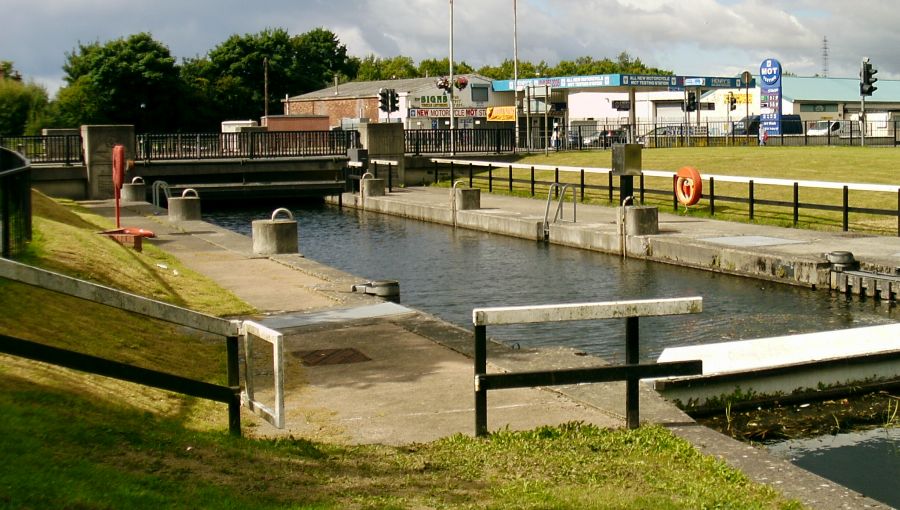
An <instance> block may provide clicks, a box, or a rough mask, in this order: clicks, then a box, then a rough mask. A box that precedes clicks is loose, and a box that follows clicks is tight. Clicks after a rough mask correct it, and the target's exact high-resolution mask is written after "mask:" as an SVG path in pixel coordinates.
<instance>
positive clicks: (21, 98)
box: [0, 61, 47, 136]
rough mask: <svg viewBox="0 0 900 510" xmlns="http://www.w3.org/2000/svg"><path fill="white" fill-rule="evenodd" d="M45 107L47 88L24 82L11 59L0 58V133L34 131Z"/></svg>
mask: <svg viewBox="0 0 900 510" xmlns="http://www.w3.org/2000/svg"><path fill="white" fill-rule="evenodd" d="M46 107H47V91H46V89H44V88H43V87H41V86H40V85H37V84H36V83H33V82H28V83H25V82H23V81H22V75H21V74H20V73H19V72H18V71H16V69H15V67H13V63H12V62H9V61H0V136H20V135H23V134H35V130H38V131H39V130H40V127H39V126H37V123H36V120H37V119H39V118H40V116H41V115H42V113H43V111H44V110H45V109H46Z"/></svg>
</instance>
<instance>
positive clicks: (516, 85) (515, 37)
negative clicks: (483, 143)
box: [513, 0, 519, 152]
mask: <svg viewBox="0 0 900 510" xmlns="http://www.w3.org/2000/svg"><path fill="white" fill-rule="evenodd" d="M517 4H518V0H513V97H515V101H514V102H513V104H514V105H515V106H514V107H513V108H514V112H513V114H514V115H515V116H516V133H515V146H513V152H517V151H518V150H519V28H518V26H519V22H518V13H517V11H518V5H517Z"/></svg>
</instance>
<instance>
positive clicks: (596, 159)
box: [478, 147, 900, 235]
mask: <svg viewBox="0 0 900 510" xmlns="http://www.w3.org/2000/svg"><path fill="white" fill-rule="evenodd" d="M486 159H489V158H486ZM516 162H517V163H521V164H529V165H531V164H534V165H559V166H573V167H577V168H580V167H603V168H609V167H611V164H612V151H609V150H604V151H570V152H551V153H550V154H549V155H545V154H543V153H539V154H533V155H524V156H522V157H521V158H520V159H518V160H517V161H516ZM642 163H643V168H644V169H645V170H668V171H676V170H678V169H679V168H681V167H682V166H686V165H690V166H693V167H695V168H697V169H698V170H699V171H700V173H701V175H703V174H718V175H734V176H743V177H756V178H759V177H769V178H778V179H789V180H811V181H832V182H848V183H873V184H889V185H897V188H898V189H900V178H898V174H897V171H898V169H900V151H897V150H893V149H888V148H884V149H881V148H871V147H869V148H866V147H697V148H691V147H688V148H673V149H646V150H644V151H643V152H642ZM483 174H484V172H482V175H483ZM495 178H497V179H498V180H497V182H496V183H495V185H494V190H495V192H499V193H508V192H509V191H508V187H507V185H506V184H505V182H504V181H503V179H506V178H507V173H506V171H504V170H499V171H495ZM554 178H555V176H554V172H553V171H540V170H538V171H536V172H535V179H536V180H539V181H544V182H553V181H554ZM514 179H515V180H519V181H522V182H517V183H515V184H514V190H513V194H516V195H520V196H527V195H529V194H530V185H529V184H528V183H527V181H528V180H529V179H530V172H529V171H528V170H516V171H514ZM560 181H561V182H566V183H571V184H575V185H576V187H577V185H579V184H580V176H579V175H578V174H573V173H566V172H561V174H560ZM585 184H587V185H599V186H607V185H608V180H607V177H606V175H592V174H586V176H585ZM478 185H479V186H480V187H482V188H487V183H485V182H483V181H481V182H478ZM615 185H618V183H617V182H616V183H615ZM637 187H638V183H637V182H635V192H636V193H637ZM645 187H646V188H648V189H654V190H659V191H664V192H665V193H664V194H660V195H657V194H647V195H645V203H647V204H649V205H656V206H659V207H660V211H662V212H674V210H673V204H672V192H671V190H672V182H671V180H670V179H663V178H653V177H646V178H645ZM715 191H716V196H717V197H726V196H727V197H735V198H743V199H747V197H748V196H749V190H748V186H747V185H744V184H734V183H725V182H717V183H716V187H715ZM704 192H705V193H706V194H708V192H709V190H708V189H706V190H705V191H704ZM535 194H536V196H537V197H538V198H542V199H545V198H546V196H547V186H546V185H543V186H541V185H539V186H537V187H536V189H535ZM587 198H588V200H587V201H588V202H593V203H598V204H609V205H613V204H614V203H615V202H611V201H610V200H609V197H608V195H607V193H605V192H604V191H597V190H591V191H590V193H588V194H587ZM842 198H843V197H842V194H841V191H840V190H830V189H817V188H810V189H807V188H803V189H801V190H800V196H799V200H800V202H801V204H804V203H805V204H822V205H832V206H840V205H841V203H842ZM614 199H615V200H617V199H618V194H617V193H616V194H615V198H614ZM754 199H755V200H757V201H765V200H770V201H782V202H791V201H792V199H793V189H792V188H790V187H782V186H771V185H761V184H758V183H757V184H756V185H755V186H754ZM849 200H850V206H851V207H867V208H881V209H893V210H896V209H897V204H898V194H897V193H896V192H895V193H873V192H852V193H851V194H850V197H849ZM678 212H679V213H680V214H685V215H696V216H702V217H709V216H711V214H710V212H711V211H710V206H709V201H708V200H707V199H705V198H704V199H703V200H701V201H700V203H699V204H697V205H695V206H693V207H690V208H687V209H685V208H684V207H680V208H679V210H678ZM799 212H800V214H799V218H798V222H797V226H798V227H801V228H809V229H817V230H832V231H834V230H841V229H842V215H841V212H840V211H822V210H814V209H808V208H803V207H801V208H800V211H799ZM714 217H715V218H716V219H721V220H727V221H740V222H748V221H751V220H750V218H749V206H748V205H747V204H746V203H739V202H726V201H724V200H722V199H721V198H719V199H717V201H716V205H715V215H714ZM793 220H794V218H793V209H792V207H780V206H772V205H766V204H757V205H756V206H755V208H754V218H753V221H754V222H758V223H764V224H769V225H777V226H794V221H793ZM849 229H850V230H851V231H858V232H869V233H876V234H882V235H897V218H896V217H890V216H880V215H871V214H863V213H851V214H850V217H849Z"/></svg>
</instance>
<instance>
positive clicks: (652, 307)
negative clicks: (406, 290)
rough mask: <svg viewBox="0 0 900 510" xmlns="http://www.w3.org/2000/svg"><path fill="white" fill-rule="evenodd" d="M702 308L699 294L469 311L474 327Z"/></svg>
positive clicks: (649, 314)
mask: <svg viewBox="0 0 900 510" xmlns="http://www.w3.org/2000/svg"><path fill="white" fill-rule="evenodd" d="M702 311H703V298H702V297H687V298H672V299H644V300H634V301H609V302H601V303H571V304H558V305H539V306H511V307H493V308H476V309H474V310H472V322H473V323H474V324H475V325H476V326H488V325H499V324H528V323H536V322H561V321H580V320H594V319H616V318H627V317H653V316H661V315H680V314H686V313H700V312H702Z"/></svg>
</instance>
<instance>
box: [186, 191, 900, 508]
mask: <svg viewBox="0 0 900 510" xmlns="http://www.w3.org/2000/svg"><path fill="white" fill-rule="evenodd" d="M292 211H293V213H294V216H295V218H296V219H297V221H298V225H299V238H300V252H301V253H302V254H303V255H304V256H305V257H307V258H310V259H312V260H315V261H318V262H320V263H323V264H326V265H328V266H331V267H334V268H337V269H340V270H343V271H345V272H348V273H351V274H354V275H357V276H359V277H360V278H361V281H363V280H382V279H388V280H397V281H399V282H400V292H401V302H402V303H403V304H405V305H407V306H410V307H412V308H415V309H419V310H422V311H425V312H428V313H430V314H432V315H435V316H437V317H440V318H441V319H443V320H446V321H448V322H451V323H454V324H457V325H459V326H462V327H464V328H471V327H472V309H473V308H478V307H487V306H512V305H535V304H551V303H576V302H595V301H615V300H630V299H651V298H671V297H688V296H701V297H703V313H701V314H696V315H686V316H676V317H661V318H645V319H642V320H641V323H640V328H641V331H640V339H641V359H642V360H644V361H647V360H653V359H656V357H657V356H658V355H659V354H660V353H661V352H662V350H663V349H664V348H666V347H669V346H678V345H690V344H702V343H712V342H722V341H728V340H740V339H750V338H760V337H769V336H777V335H785V334H792V333H808V332H815V331H825V330H833V329H845V328H852V327H862V326H871V325H877V324H886V323H891V322H896V321H897V320H898V317H900V315H898V311H897V308H896V307H895V306H894V305H892V304H887V303H883V302H878V301H875V300H860V299H858V298H850V297H847V296H843V295H839V294H833V293H831V292H828V291H821V290H820V291H812V290H809V289H805V288H800V287H792V286H788V285H782V284H776V283H770V282H765V281H762V280H755V279H750V278H742V277H737V276H730V275H723V274H717V273H712V272H708V271H701V270H696V269H690V268H683V267H678V266H670V265H666V264H660V263H655V262H647V261H642V260H637V259H628V260H623V259H622V258H621V257H618V256H613V255H607V254H602V253H596V252H590V251H585V250H578V249H574V248H568V247H563V246H556V245H548V244H544V243H538V242H534V241H526V240H522V239H516V238H511V237H506V236H500V235H494V234H489V233H484V232H476V231H471V230H464V229H452V228H450V227H446V226H442V225H435V224H430V223H424V222H418V221H412V220H405V219H402V218H397V217H393V216H386V215H379V214H372V213H369V214H366V213H362V212H360V211H357V210H355V209H338V208H336V207H333V206H327V205H318V206H311V205H310V206H302V207H292ZM271 213H272V208H271V206H267V207H257V208H254V207H246V208H241V209H227V210H209V211H204V218H203V219H204V220H205V221H208V222H210V223H214V224H217V225H220V226H223V227H225V228H228V229H230V230H234V231H236V232H240V233H242V234H246V235H248V236H249V235H250V234H251V221H252V220H254V219H267V218H269V217H270V216H271ZM489 333H490V334H491V336H492V337H494V338H496V339H497V340H500V341H502V342H504V343H507V344H509V345H519V346H522V347H541V346H568V347H572V348H575V349H579V350H581V351H584V352H586V353H590V354H593V355H596V356H599V357H602V358H605V359H607V360H610V361H614V362H623V361H624V349H625V347H624V323H623V321H616V320H607V321H594V322H573V323H562V324H556V325H550V326H546V327H542V326H535V325H524V326H507V327H502V328H501V327H492V328H491V330H490V331H489ZM884 437H885V436H884V435H881V436H876V440H877V439H879V438H882V439H883V438H884ZM887 437H888V439H887V440H886V442H887V443H888V446H886V448H887V449H888V453H887V454H886V455H884V456H882V462H884V463H885V464H883V465H882V466H881V467H880V468H874V469H872V471H871V472H870V476H867V477H863V479H862V480H858V481H851V480H845V479H843V478H841V475H842V474H844V473H845V472H846V471H848V469H849V470H851V471H852V470H853V468H848V464H846V462H847V460H846V458H845V456H846V455H848V453H847V452H848V450H850V453H849V455H851V456H852V455H853V453H852V452H853V451H854V450H853V449H852V448H848V449H842V450H840V455H841V456H842V457H841V462H840V463H839V464H838V463H834V462H827V461H826V462H813V461H814V460H816V459H819V458H821V457H823V456H826V455H830V454H831V453H830V450H828V449H818V450H817V449H813V448H806V447H803V448H801V447H797V448H793V447H791V446H785V447H784V449H783V450H781V454H785V452H789V453H788V454H787V455H786V456H787V457H788V458H790V459H791V460H792V461H793V462H795V463H797V464H799V465H801V466H804V467H806V466H809V467H808V468H809V469H811V470H812V471H814V472H817V473H819V474H821V475H822V476H825V477H828V478H831V479H834V480H836V481H838V482H841V483H846V484H847V485H848V486H850V487H851V488H854V489H856V490H858V491H860V492H863V493H866V494H879V495H881V494H882V493H884V492H891V491H894V492H896V491H895V489H894V488H895V487H896V479H895V478H884V479H882V478H881V477H880V474H885V475H886V476H890V475H889V473H896V472H897V470H898V466H900V455H898V454H897V451H898V449H900V447H898V445H897V436H896V435H892V436H891V435H889V436H887ZM820 441H821V440H820ZM865 444H866V445H867V448H870V447H871V446H870V445H871V444H873V442H872V441H868V442H866V443H865ZM875 444H879V443H877V442H876V443H875ZM855 451H857V452H858V456H859V461H860V462H862V461H863V460H865V461H866V462H868V461H869V460H871V457H872V456H871V455H870V454H869V453H868V451H867V449H861V448H858V449H856V450H855ZM892 453H893V454H892ZM852 462H853V461H852V460H851V461H850V464H849V465H853V464H852ZM879 487H880V489H879ZM885 488H888V489H887V490H885ZM879 491H880V492H879ZM882 497H883V496H882ZM895 497H896V496H895ZM883 501H885V502H888V503H890V504H893V505H900V502H898V501H895V500H893V501H892V500H890V499H887V500H884V499H883Z"/></svg>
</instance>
